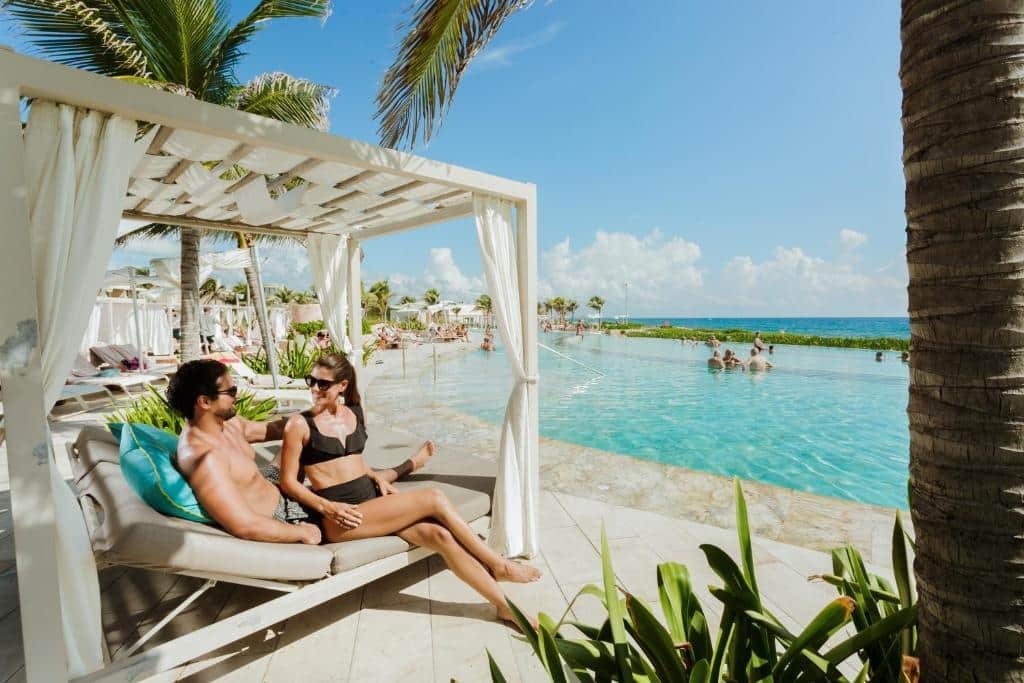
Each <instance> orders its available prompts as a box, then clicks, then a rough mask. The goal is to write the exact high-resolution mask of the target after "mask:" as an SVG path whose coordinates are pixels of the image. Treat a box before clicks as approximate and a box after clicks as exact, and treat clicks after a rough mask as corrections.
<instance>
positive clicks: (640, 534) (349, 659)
mask: <svg viewBox="0 0 1024 683" xmlns="http://www.w3.org/2000/svg"><path fill="white" fill-rule="evenodd" d="M457 348H458V347H454V346H453V347H451V348H450V349H449V350H448V351H447V353H454V352H457ZM420 355H424V354H422V353H421V354H420ZM384 360H385V363H384V364H383V365H379V366H375V367H371V368H370V370H369V371H368V372H367V373H366V376H365V378H364V383H366V381H367V380H370V379H371V378H372V380H373V381H372V385H371V386H370V387H369V391H367V394H368V403H369V404H370V405H372V406H373V407H374V412H372V413H370V416H369V421H370V430H371V434H374V433H377V434H382V435H383V432H384V431H385V430H386V431H391V429H390V428H391V427H395V428H397V429H398V430H399V431H397V432H394V431H391V435H392V436H396V437H399V438H400V437H401V436H403V435H404V436H407V437H408V436H409V435H411V434H422V435H429V436H430V437H431V438H433V439H435V441H436V442H438V443H439V444H440V446H441V449H440V454H439V456H438V457H444V452H445V450H448V449H452V450H455V449H460V450H465V451H467V452H472V453H475V454H477V455H480V456H482V457H487V458H489V459H493V457H494V456H493V453H494V452H495V448H494V447H495V439H496V431H497V430H496V429H495V428H494V426H493V425H487V424H486V423H482V422H480V421H477V420H474V419H473V418H469V417H467V416H465V415H461V414H458V413H454V412H453V411H451V410H450V409H447V408H445V407H443V406H436V405H432V404H429V403H425V402H424V401H423V398H422V392H421V391H419V390H418V386H419V385H418V384H417V383H416V381H417V380H414V379H412V373H410V379H408V380H402V379H401V365H400V363H401V359H400V357H398V356H396V355H395V354H387V355H385V356H384ZM420 360H422V359H420ZM420 366H421V367H422V363H420ZM99 418H100V416H99V415H98V414H97V413H86V414H81V415H76V416H74V417H70V418H68V419H66V420H60V421H57V422H55V423H54V425H53V431H54V438H55V442H56V447H57V448H58V449H63V443H65V442H66V441H68V440H70V439H73V438H74V435H75V434H76V433H77V431H78V429H79V428H80V427H81V425H83V424H85V423H88V422H94V421H96V420H98V419H99ZM385 424H387V427H385ZM62 456H63V451H62V450H60V451H59V452H58V460H59V461H60V462H61V463H62V466H65V465H64V458H63V457H62ZM541 461H542V477H543V481H542V484H543V486H544V487H545V490H544V491H543V492H542V500H541V503H542V504H541V515H540V525H541V528H542V552H541V555H540V556H539V557H537V558H535V561H534V563H535V564H536V565H537V566H538V567H539V568H540V569H541V570H542V571H543V573H544V577H543V579H542V580H541V581H540V582H539V583H537V584H532V585H528V586H521V585H513V584H505V586H506V589H507V591H508V595H509V596H510V597H511V599H512V600H513V601H515V602H516V603H517V604H518V605H520V607H522V608H523V609H524V610H525V611H526V612H527V613H529V614H536V613H537V612H539V611H544V612H546V613H548V614H551V615H553V616H555V617H556V618H557V617H558V616H560V615H561V614H562V612H563V611H564V610H565V609H566V607H567V604H568V601H569V600H571V598H572V597H573V595H575V593H576V592H577V591H578V590H579V589H580V587H582V586H583V585H585V584H587V583H593V582H598V581H599V580H600V577H601V573H600V556H599V546H600V541H599V539H600V530H601V525H602V523H603V524H604V526H605V528H606V531H607V534H608V537H609V543H610V547H611V551H612V555H613V561H614V564H615V569H616V573H617V576H618V579H619V581H620V583H621V585H623V586H624V587H625V588H626V589H627V590H629V591H630V592H632V593H634V594H635V595H638V596H640V597H641V598H642V599H643V600H645V601H648V602H649V603H651V606H652V609H653V610H654V612H655V614H660V613H661V610H660V606H658V605H657V604H656V603H657V587H656V579H655V567H656V565H657V563H659V562H663V561H668V560H672V561H677V562H682V563H684V564H686V565H687V566H688V567H689V569H690V572H691V575H692V578H693V583H694V585H696V586H700V587H701V588H700V589H699V592H700V595H701V599H702V603H703V606H704V609H705V612H706V613H707V615H708V617H709V620H710V621H711V622H712V627H714V628H717V621H718V619H719V618H720V614H721V610H720V609H719V605H718V603H717V601H715V600H714V599H713V598H712V597H711V596H710V594H709V593H708V592H707V590H706V588H704V587H705V586H707V585H708V584H717V583H719V581H718V579H717V577H715V576H714V574H713V573H712V572H711V570H710V569H709V568H708V567H707V563H706V562H705V560H704V556H703V554H702V553H701V551H700V550H699V548H698V546H699V545H700V544H701V543H713V544H716V545H720V546H722V547H723V548H725V549H726V550H727V551H729V552H731V553H735V552H736V545H737V543H736V540H735V532H734V531H733V530H731V529H728V528H722V526H725V527H728V526H731V525H732V523H733V522H732V514H733V513H732V506H731V504H732V489H731V484H730V483H729V482H726V481H724V480H720V478H717V477H713V478H711V480H709V481H710V483H708V484H707V485H706V486H704V485H702V486H700V487H695V486H694V481H695V479H694V477H695V476H701V477H709V476H710V475H701V474H700V473H692V472H689V471H686V470H678V468H664V466H655V468H654V469H652V468H651V467H649V466H652V465H655V464H653V463H645V462H643V461H639V460H634V459H631V458H625V457H623V456H616V455H613V454H602V453H600V452H591V451H590V450H589V449H581V448H580V447H577V446H573V445H571V444H561V443H559V442H555V441H551V440H547V439H545V440H543V443H542V446H541ZM666 469H667V470H670V471H668V472H666ZM671 470H678V472H674V471H671ZM680 473H681V474H680ZM712 480H716V481H712ZM623 482H625V484H624V485H623ZM666 482H667V483H666ZM613 485H614V486H613ZM8 488H9V485H8V482H7V468H6V451H5V449H3V448H2V447H0V683H6V682H8V681H21V680H24V676H25V674H24V666H23V657H22V651H21V633H20V622H19V616H20V615H19V609H18V598H17V576H16V571H15V565H14V542H13V539H12V535H11V518H10V510H9V508H10V505H9V501H10V496H9V491H8ZM745 488H746V490H747V492H748V498H749V502H750V508H751V517H752V521H753V522H754V525H755V527H756V530H757V534H758V537H757V538H756V539H755V554H756V561H757V565H758V574H759V582H760V586H761V589H762V592H763V593H764V595H766V596H768V607H769V608H770V609H772V610H773V611H774V612H775V613H776V615H777V616H779V618H780V619H781V620H783V622H786V623H787V625H789V626H791V627H795V626H796V625H797V624H800V623H806V622H807V620H808V619H810V618H811V617H812V616H814V614H815V613H816V612H817V611H818V610H819V609H820V608H821V607H822V606H823V605H824V604H825V603H826V602H827V601H828V600H830V599H832V598H833V597H835V593H834V591H833V589H831V588H830V587H829V586H827V585H824V584H822V583H808V581H807V578H806V577H807V576H809V575H811V574H815V573H821V572H825V571H828V570H829V569H830V567H831V562H830V559H829V557H828V556H827V555H826V554H824V553H822V552H819V551H817V550H812V549H808V548H804V547H799V546H797V545H792V544H787V543H784V542H781V541H780V540H778V539H779V538H783V539H786V540H792V539H793V538H794V537H799V538H801V539H802V540H804V541H806V543H805V544H807V545H817V546H818V547H831V546H834V545H838V544H840V543H842V542H844V541H846V540H854V541H857V545H858V546H859V547H860V548H861V550H862V551H863V552H864V553H865V556H866V557H867V558H869V559H873V560H875V561H876V562H877V563H878V564H882V565H884V564H887V560H886V554H887V553H888V549H887V541H886V538H885V536H884V535H882V534H883V532H882V531H881V530H883V529H884V530H885V531H884V533H885V534H887V533H888V529H891V517H890V516H889V515H888V513H887V512H886V511H882V510H877V509H870V508H865V509H861V508H864V506H852V507H851V506H849V505H846V504H843V503H841V502H839V501H833V500H832V499H826V498H818V497H816V496H811V497H808V498H807V499H800V496H792V495H790V496H789V497H788V498H787V495H786V493H787V492H785V491H784V490H781V489H775V490H774V491H772V490H771V489H773V488H774V487H764V489H762V488H761V487H760V485H746V484H745ZM677 489H681V490H682V495H681V497H678V496H677V497H673V495H670V494H672V493H673V492H677V493H678V491H676V490H677ZM583 492H587V495H588V496H591V498H588V497H582V496H580V495H578V494H580V493H583ZM789 493H790V494H792V492H789ZM800 495H801V496H802V495H803V494H800ZM595 497H596V498H600V499H601V500H594V499H593V498H595ZM680 500H682V501H683V503H679V502H678V501H680ZM863 515H867V517H863ZM804 517H810V518H812V519H799V520H798V519H797V518H804ZM858 518H860V520H861V521H860V522H858ZM705 522H711V524H709V523H705ZM836 524H838V529H839V531H838V532H836V529H837V526H835V525H836ZM715 525H721V526H715ZM808 530H810V531H808ZM800 534H804V535H803V536H801V535H800ZM100 579H101V589H102V598H103V623H104V627H105V629H106V634H107V640H108V644H109V647H110V650H111V652H112V653H113V654H115V655H116V653H117V651H118V650H119V649H121V648H122V647H123V646H124V645H125V644H129V643H131V642H133V641H134V640H135V639H136V638H138V637H139V635H140V634H141V633H144V632H145V631H146V630H147V628H148V626H150V625H152V624H154V623H156V622H157V621H158V620H159V619H160V618H161V617H162V616H163V615H164V614H166V613H167V612H168V611H169V610H171V609H173V607H174V606H175V605H176V604H177V602H178V601H180V599H182V598H183V597H184V596H186V595H188V594H189V593H190V592H191V591H192V590H194V588H195V587H197V586H198V585H200V583H201V581H200V580H197V579H191V578H188V577H175V576H171V575H166V574H159V573H155V572H148V571H143V570H134V569H130V570H129V569H119V568H115V569H108V570H104V571H103V572H101V575H100ZM274 595H275V594H273V593H271V592H269V591H263V590H259V589H253V588H247V587H236V586H231V585H227V584H220V585H218V586H217V587H216V588H214V589H213V590H211V591H209V592H208V593H207V594H206V595H205V596H204V597H203V598H202V599H201V600H200V601H199V602H198V603H197V604H196V605H193V606H192V607H191V608H190V609H189V610H187V611H186V612H185V613H183V614H182V615H180V616H179V617H178V618H177V619H176V620H175V621H174V622H172V624H171V626H170V627H169V628H168V629H167V630H166V631H165V632H164V633H162V634H161V635H158V636H157V637H155V638H154V640H153V643H154V644H156V643H159V642H164V641H165V640H166V639H170V638H173V637H174V636H176V635H181V634H184V633H187V632H190V631H192V630H194V629H195V628H197V627H199V626H201V625H204V624H207V623H210V622H212V621H214V620H216V619H218V618H222V617H225V616H228V615H230V614H233V613H237V612H238V611H240V610H243V609H246V608H247V607H249V606H251V605H253V604H256V603H258V602H260V601H263V600H267V599H270V598H272V597H274ZM572 613H573V616H574V617H575V618H577V619H579V620H582V621H585V622H599V621H600V620H602V619H603V613H602V608H601V607H600V604H599V603H598V602H597V601H596V600H594V599H593V598H589V597H585V598H582V599H581V600H580V601H579V602H577V603H576V604H575V606H574V608H573V610H572ZM493 617H494V611H493V608H492V607H490V606H489V605H488V604H486V603H485V602H484V601H483V600H482V599H481V598H479V597H478V596H477V595H476V594H475V593H474V592H473V591H471V590H470V589H468V588H467V587H466V586H464V585H463V584H462V583H461V582H460V581H459V580H458V579H457V578H456V577H455V576H454V575H453V574H452V573H451V572H450V571H448V570H447V569H445V567H444V565H443V563H442V562H440V560H439V559H438V558H431V559H429V560H425V561H422V562H420V563H418V564H415V565H413V566H410V567H408V568H406V569H405V570H403V571H401V572H398V573H396V574H394V575H391V576H389V577H386V578H384V579H381V580H380V581H377V582H376V583H374V584H371V585H370V586H367V587H365V588H363V589H359V590H356V591H353V592H352V593H349V594H348V595H345V596H342V597H339V598H337V599H335V600H333V601H332V602H329V603H326V604H324V605H321V606H319V607H317V608H314V609H312V610H309V611H308V612H306V613H304V614H301V615H298V616H296V617H293V618H291V619H289V620H287V621H285V622H282V623H279V624H277V625H275V626H274V627H273V628H270V629H268V630H266V631H265V632H261V633H257V634H254V635H252V636H250V637H248V638H246V639H244V640H242V641H239V642H236V643H234V644H232V645H231V646H228V647H226V648H224V649H223V650H222V651H219V652H215V653H212V654H210V655H207V656H205V657H202V658H201V659H199V660H197V661H194V662H192V663H190V664H188V665H186V666H183V667H180V668H178V669H176V670H174V671H170V672H167V673H165V674H162V675H160V676H158V677H155V678H154V679H153V680H158V681H172V680H182V681H207V680H218V681H235V680H237V681H246V682H249V681H265V682H268V683H269V682H277V681H281V682H285V681H294V680H304V681H310V682H313V681H366V680H371V681H375V680H380V681H390V680H403V681H437V682H438V683H447V682H448V681H451V680H457V681H463V682H465V681H487V680H490V678H489V674H488V669H487V656H486V651H487V650H489V651H490V652H491V654H492V655H493V656H494V658H495V659H496V661H497V662H498V663H499V665H500V666H501V668H502V670H503V671H504V673H505V676H506V678H507V679H508V680H509V681H543V680H547V679H546V677H545V675H544V673H543V671H542V669H541V667H540V665H539V664H538V662H537V661H536V659H535V658H534V656H533V654H532V652H531V651H530V650H529V648H528V646H526V645H525V644H524V643H523V642H521V641H520V640H519V639H518V637H517V636H516V635H515V634H514V633H513V632H512V631H511V630H509V629H508V628H507V627H505V626H503V625H501V624H499V623H497V622H495V621H494V620H493Z"/></svg>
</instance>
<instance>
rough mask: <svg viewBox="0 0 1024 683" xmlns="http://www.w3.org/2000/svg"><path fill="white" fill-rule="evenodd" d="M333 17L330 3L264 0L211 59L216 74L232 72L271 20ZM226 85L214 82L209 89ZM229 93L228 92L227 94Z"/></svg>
mask: <svg viewBox="0 0 1024 683" xmlns="http://www.w3.org/2000/svg"><path fill="white" fill-rule="evenodd" d="M330 14H331V2H330V0H260V2H259V3H258V4H257V5H256V7H254V8H253V10H252V11H251V12H249V14H248V16H246V17H245V18H244V19H242V20H241V21H240V22H238V23H237V24H235V26H234V27H233V28H231V30H230V31H228V33H227V35H226V36H225V38H224V40H223V42H221V44H220V45H219V46H218V48H217V51H216V53H214V55H213V59H212V60H211V66H212V67H213V69H211V71H212V72H216V73H232V72H233V71H234V69H235V66H237V64H238V62H239V60H241V58H242V57H244V56H245V52H243V47H244V46H245V44H246V43H248V42H249V41H250V40H251V39H252V37H253V36H254V35H255V34H256V32H257V31H259V30H260V29H261V28H262V27H263V26H265V25H266V22H267V21H268V20H270V19H285V18H295V17H300V18H301V17H309V18H316V19H320V20H321V21H327V18H328V17H329V16H330ZM222 85H223V84H219V83H211V84H209V90H211V91H212V90H215V89H216V88H218V87H221V86H222ZM226 94H227V92H225V95H226Z"/></svg>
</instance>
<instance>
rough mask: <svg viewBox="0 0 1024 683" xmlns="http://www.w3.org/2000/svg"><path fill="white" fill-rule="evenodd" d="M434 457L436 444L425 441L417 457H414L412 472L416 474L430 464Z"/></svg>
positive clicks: (417, 452)
mask: <svg viewBox="0 0 1024 683" xmlns="http://www.w3.org/2000/svg"><path fill="white" fill-rule="evenodd" d="M432 457H434V442H433V441H424V442H423V445H422V446H420V449H419V450H418V451H416V455H414V456H412V458H410V460H412V471H413V472H415V471H416V470H418V469H421V468H422V467H423V466H424V465H426V464H427V463H428V462H430V459H431V458H432Z"/></svg>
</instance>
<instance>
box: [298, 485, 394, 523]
mask: <svg viewBox="0 0 1024 683" xmlns="http://www.w3.org/2000/svg"><path fill="white" fill-rule="evenodd" d="M313 493H315V494H316V495H318V496H320V497H321V498H325V499H327V500H329V501H332V502H335V503H347V504H349V505H359V504H360V503H365V502H366V501H368V500H373V499H374V498H376V497H377V496H379V495H380V494H379V493H378V492H377V485H376V484H374V483H373V480H372V479H370V478H369V477H368V476H366V475H365V474H364V475H363V476H361V477H357V478H355V479H353V480H352V481H346V482H344V483H343V484H335V485H334V486H328V487H327V488H325V489H319V490H315V491H313ZM303 508H304V509H305V511H306V514H307V515H309V520H308V521H310V522H312V523H313V524H316V525H317V526H319V527H321V528H323V516H322V515H320V513H319V512H316V511H315V510H311V509H310V508H307V507H305V506H303Z"/></svg>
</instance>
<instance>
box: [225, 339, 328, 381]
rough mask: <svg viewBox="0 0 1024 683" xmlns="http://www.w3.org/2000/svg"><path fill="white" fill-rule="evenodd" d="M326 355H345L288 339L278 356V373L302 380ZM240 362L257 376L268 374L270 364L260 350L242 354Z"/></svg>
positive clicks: (306, 342)
mask: <svg viewBox="0 0 1024 683" xmlns="http://www.w3.org/2000/svg"><path fill="white" fill-rule="evenodd" d="M328 353H340V354H342V355H346V354H345V352H344V351H342V350H341V349H339V348H337V347H336V346H333V345H332V346H329V347H327V348H326V349H321V348H317V346H316V345H315V344H311V343H310V342H309V340H306V341H303V342H302V343H301V344H299V343H298V342H296V341H295V340H294V339H289V340H288V341H287V342H286V343H285V348H284V351H282V352H281V353H279V354H278V357H277V367H278V372H280V373H281V375H283V376H284V377H291V378H292V379H302V378H303V377H305V376H306V375H308V374H309V373H310V372H312V370H313V364H314V363H316V362H317V360H319V359H320V357H321V356H324V355H326V354H328ZM242 362H243V363H245V364H246V365H248V366H249V367H250V368H251V369H252V371H253V372H255V373H257V374H261V375H266V374H268V373H269V372H270V363H269V361H268V360H267V354H266V352H265V351H264V350H263V349H260V350H259V351H257V352H256V353H254V354H242Z"/></svg>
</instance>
